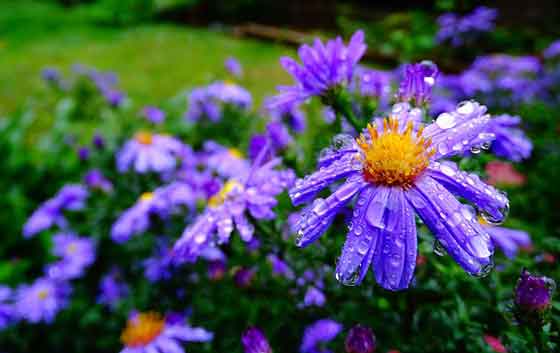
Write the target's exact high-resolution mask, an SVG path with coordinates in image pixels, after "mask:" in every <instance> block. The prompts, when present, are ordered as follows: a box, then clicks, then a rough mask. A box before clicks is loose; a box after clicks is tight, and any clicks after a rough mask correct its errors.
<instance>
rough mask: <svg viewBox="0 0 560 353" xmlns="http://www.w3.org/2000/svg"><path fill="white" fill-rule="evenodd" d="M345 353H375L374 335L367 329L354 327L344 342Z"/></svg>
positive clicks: (358, 326)
mask: <svg viewBox="0 0 560 353" xmlns="http://www.w3.org/2000/svg"><path fill="white" fill-rule="evenodd" d="M344 347H345V348H346V353H373V352H375V335H374V334H373V332H372V331H371V329H370V328H369V327H364V326H361V325H356V326H354V327H352V329H350V332H348V336H346V341H345V342H344Z"/></svg>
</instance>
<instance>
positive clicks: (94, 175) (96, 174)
mask: <svg viewBox="0 0 560 353" xmlns="http://www.w3.org/2000/svg"><path fill="white" fill-rule="evenodd" d="M84 184H85V185H86V186H87V187H88V188H89V189H91V190H101V191H103V192H111V191H112V190H113V184H112V183H111V181H110V180H109V179H107V178H105V176H104V175H103V173H102V172H101V170H99V169H91V170H90V171H89V172H87V173H86V175H85V176H84Z"/></svg>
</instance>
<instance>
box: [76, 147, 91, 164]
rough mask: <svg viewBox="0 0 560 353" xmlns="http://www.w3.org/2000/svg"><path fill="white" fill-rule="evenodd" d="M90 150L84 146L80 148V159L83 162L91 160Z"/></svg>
mask: <svg viewBox="0 0 560 353" xmlns="http://www.w3.org/2000/svg"><path fill="white" fill-rule="evenodd" d="M89 154H90V153H89V148H87V147H85V146H82V147H80V148H78V157H79V158H80V160H81V161H87V160H88V159H89Z"/></svg>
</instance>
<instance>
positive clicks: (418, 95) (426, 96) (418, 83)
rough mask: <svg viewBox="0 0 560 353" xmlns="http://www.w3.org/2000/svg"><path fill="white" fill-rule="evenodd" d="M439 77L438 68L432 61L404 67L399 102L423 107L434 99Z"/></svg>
mask: <svg viewBox="0 0 560 353" xmlns="http://www.w3.org/2000/svg"><path fill="white" fill-rule="evenodd" d="M438 75H439V70H438V68H437V66H436V65H435V64H434V63H432V62H431V61H422V62H420V63H417V64H408V65H405V66H404V78H403V80H402V81H401V84H400V86H399V91H398V100H399V101H401V102H411V103H414V105H415V106H422V105H425V104H427V103H429V102H430V100H431V99H432V88H433V87H434V85H435V83H436V79H437V77H438Z"/></svg>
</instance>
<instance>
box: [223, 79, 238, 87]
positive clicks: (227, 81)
mask: <svg viewBox="0 0 560 353" xmlns="http://www.w3.org/2000/svg"><path fill="white" fill-rule="evenodd" d="M224 85H226V86H233V85H235V82H233V81H232V80H224Z"/></svg>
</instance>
